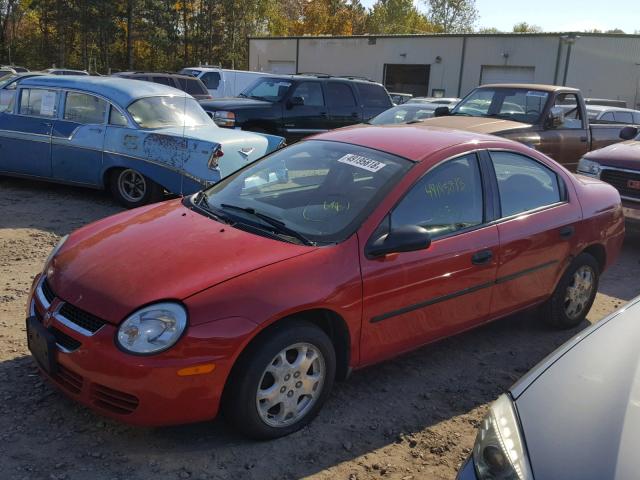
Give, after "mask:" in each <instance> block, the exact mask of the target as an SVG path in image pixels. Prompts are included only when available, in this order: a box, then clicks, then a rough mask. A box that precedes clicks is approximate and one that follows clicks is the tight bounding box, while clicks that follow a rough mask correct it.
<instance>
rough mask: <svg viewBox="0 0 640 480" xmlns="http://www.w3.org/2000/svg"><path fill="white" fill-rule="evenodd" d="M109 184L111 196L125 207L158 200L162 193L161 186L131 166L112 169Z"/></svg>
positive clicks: (160, 198)
mask: <svg viewBox="0 0 640 480" xmlns="http://www.w3.org/2000/svg"><path fill="white" fill-rule="evenodd" d="M109 185H110V187H111V194H112V195H113V198H115V199H116V201H117V202H118V203H120V204H121V205H123V206H125V207H127V208H136V207H140V206H142V205H146V204H147V203H153V202H158V201H160V200H162V196H163V194H164V190H163V188H162V186H160V185H158V184H157V183H156V182H154V181H153V180H151V179H150V178H148V177H145V176H144V175H143V174H141V173H140V172H138V171H137V170H134V169H133V168H125V169H118V170H114V171H113V172H112V174H111V178H110V182H109Z"/></svg>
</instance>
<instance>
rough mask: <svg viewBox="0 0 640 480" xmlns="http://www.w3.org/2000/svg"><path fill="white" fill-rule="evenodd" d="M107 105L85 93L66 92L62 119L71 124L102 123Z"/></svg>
mask: <svg viewBox="0 0 640 480" xmlns="http://www.w3.org/2000/svg"><path fill="white" fill-rule="evenodd" d="M108 106H109V104H108V103H107V102H105V101H104V100H102V99H101V98H98V97H94V96H93V95H87V94H86V93H76V92H68V93H67V98H66V100H65V103H64V119H65V120H69V121H71V122H77V123H84V124H95V123H104V118H105V115H106V113H107V108H108Z"/></svg>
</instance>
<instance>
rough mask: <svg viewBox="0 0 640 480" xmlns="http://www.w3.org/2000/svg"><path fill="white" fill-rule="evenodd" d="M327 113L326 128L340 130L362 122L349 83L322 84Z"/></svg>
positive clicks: (359, 109) (333, 82)
mask: <svg viewBox="0 0 640 480" xmlns="http://www.w3.org/2000/svg"><path fill="white" fill-rule="evenodd" d="M324 87H325V94H326V98H327V107H328V111H329V121H328V128H329V129H332V128H340V127H345V126H347V125H353V124H354V123H360V122H361V121H362V109H361V108H360V107H359V106H358V102H357V101H356V96H355V92H354V91H353V87H352V86H351V84H350V83H347V82H336V81H328V82H326V83H325V84H324Z"/></svg>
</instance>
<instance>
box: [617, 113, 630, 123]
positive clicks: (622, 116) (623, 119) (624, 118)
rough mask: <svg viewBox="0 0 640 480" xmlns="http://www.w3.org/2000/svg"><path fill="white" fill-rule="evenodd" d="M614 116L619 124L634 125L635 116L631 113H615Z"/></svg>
mask: <svg viewBox="0 0 640 480" xmlns="http://www.w3.org/2000/svg"><path fill="white" fill-rule="evenodd" d="M613 116H614V117H615V119H616V122H618V123H633V115H631V112H620V111H618V112H615V113H614V114H613Z"/></svg>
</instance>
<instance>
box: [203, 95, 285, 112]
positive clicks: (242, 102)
mask: <svg viewBox="0 0 640 480" xmlns="http://www.w3.org/2000/svg"><path fill="white" fill-rule="evenodd" d="M200 105H202V108H204V109H205V110H227V109H230V110H235V109H238V108H256V107H259V108H270V107H271V105H273V104H272V103H271V102H267V101H264V100H256V99H255V98H242V97H231V98H216V99H215V100H204V101H201V102H200Z"/></svg>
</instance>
